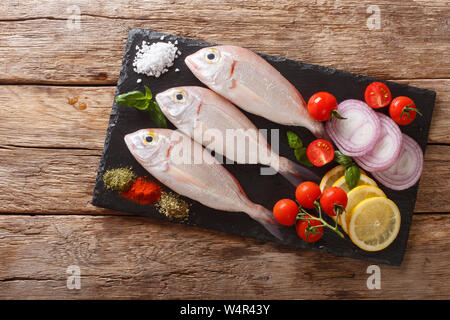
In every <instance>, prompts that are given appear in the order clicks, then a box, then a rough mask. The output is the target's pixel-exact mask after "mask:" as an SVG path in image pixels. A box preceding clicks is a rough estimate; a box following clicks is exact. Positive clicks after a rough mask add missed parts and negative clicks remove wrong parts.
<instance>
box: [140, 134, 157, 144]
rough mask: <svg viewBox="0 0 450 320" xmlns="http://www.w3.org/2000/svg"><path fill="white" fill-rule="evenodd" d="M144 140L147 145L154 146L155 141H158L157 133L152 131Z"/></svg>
mask: <svg viewBox="0 0 450 320" xmlns="http://www.w3.org/2000/svg"><path fill="white" fill-rule="evenodd" d="M142 140H143V141H144V143H145V144H147V145H150V144H152V142H155V140H156V136H155V133H154V132H151V131H150V132H148V134H146V135H145V136H144V137H143V139H142Z"/></svg>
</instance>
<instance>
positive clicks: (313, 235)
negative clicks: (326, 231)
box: [296, 219, 323, 242]
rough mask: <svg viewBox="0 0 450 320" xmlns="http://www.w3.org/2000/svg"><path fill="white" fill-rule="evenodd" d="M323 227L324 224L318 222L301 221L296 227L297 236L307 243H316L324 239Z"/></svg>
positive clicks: (310, 220) (311, 220)
mask: <svg viewBox="0 0 450 320" xmlns="http://www.w3.org/2000/svg"><path fill="white" fill-rule="evenodd" d="M321 225H322V222H320V221H318V220H313V219H305V220H299V221H298V222H297V225H296V230H297V234H298V236H299V237H300V238H302V239H303V240H305V241H307V242H316V241H318V240H319V239H320V238H322V235H323V226H321ZM319 226H320V227H319Z"/></svg>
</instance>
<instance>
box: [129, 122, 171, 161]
mask: <svg viewBox="0 0 450 320" xmlns="http://www.w3.org/2000/svg"><path fill="white" fill-rule="evenodd" d="M171 132H172V130H168V129H141V130H138V131H136V132H133V133H129V134H127V135H126V136H125V137H124V140H125V144H126V145H127V147H128V150H130V152H131V154H132V155H133V156H134V157H135V159H136V160H137V161H138V162H139V163H140V164H141V165H142V166H144V167H145V168H147V167H155V166H162V165H164V164H166V163H167V161H168V155H169V150H170V149H171V145H172V143H171V140H170V138H169V137H170V134H171Z"/></svg>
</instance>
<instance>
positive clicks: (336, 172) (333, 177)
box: [319, 165, 345, 191]
mask: <svg viewBox="0 0 450 320" xmlns="http://www.w3.org/2000/svg"><path fill="white" fill-rule="evenodd" d="M344 172H345V167H344V166H342V165H338V166H337V167H334V168H333V169H331V170H330V171H328V172H327V173H326V174H325V175H324V176H323V178H322V180H321V181H320V185H319V187H320V190H321V191H323V190H325V189H326V188H329V187H331V186H332V185H333V183H335V182H336V181H337V180H338V179H339V178H340V177H342V176H344Z"/></svg>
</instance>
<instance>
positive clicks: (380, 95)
mask: <svg viewBox="0 0 450 320" xmlns="http://www.w3.org/2000/svg"><path fill="white" fill-rule="evenodd" d="M364 97H365V99H366V103H367V104H368V105H369V106H371V107H372V108H374V109H379V108H384V107H386V106H387V105H388V104H389V103H390V102H391V100H392V95H391V91H390V90H389V88H388V86H387V85H385V84H384V83H381V82H372V83H371V84H369V85H368V86H367V88H366V92H365V94H364Z"/></svg>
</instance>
